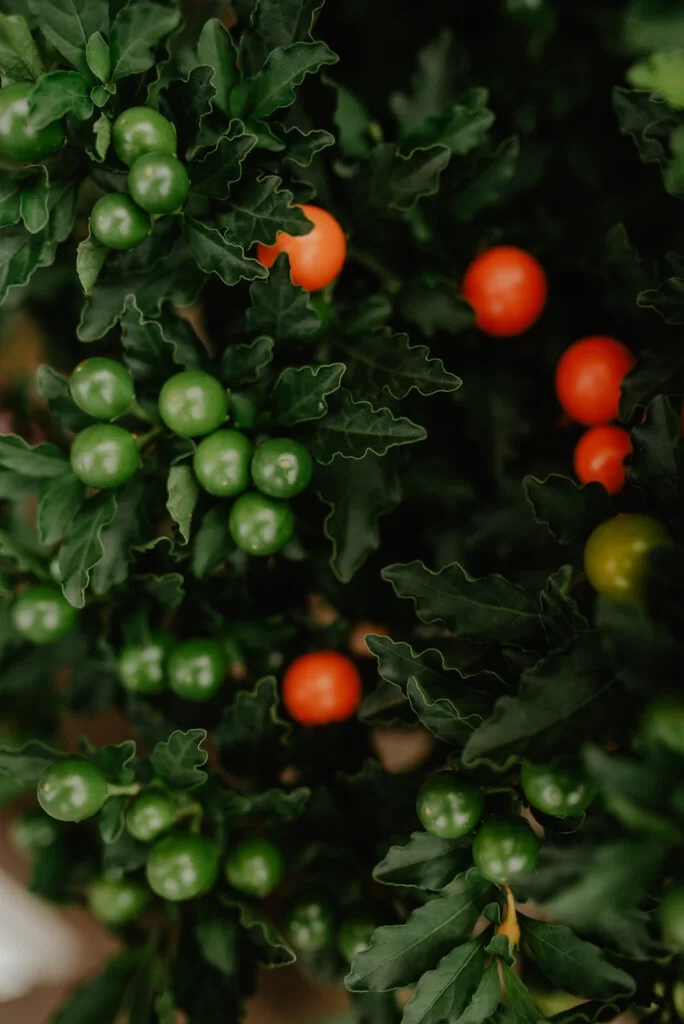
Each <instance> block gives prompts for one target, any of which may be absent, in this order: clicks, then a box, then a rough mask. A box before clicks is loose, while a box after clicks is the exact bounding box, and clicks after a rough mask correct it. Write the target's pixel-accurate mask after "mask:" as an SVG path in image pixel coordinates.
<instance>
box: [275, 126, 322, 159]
mask: <svg viewBox="0 0 684 1024" xmlns="http://www.w3.org/2000/svg"><path fill="white" fill-rule="evenodd" d="M278 127H279V128H280V136H281V138H282V139H283V141H284V143H285V145H286V147H287V152H286V154H285V157H284V159H285V160H291V161H292V163H294V164H297V166H298V167H310V166H311V164H312V162H313V159H314V157H316V156H318V154H319V153H320V152H321V151H322V150H324V149H327V148H328V147H329V146H334V145H335V136H334V135H331V134H330V132H326V131H322V130H316V129H314V128H312V129H311V131H308V132H305V131H303V130H302V129H301V128H298V127H297V126H296V125H292V127H290V128H287V127H285V126H284V125H279V126H278Z"/></svg>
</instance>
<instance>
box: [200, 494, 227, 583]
mask: <svg viewBox="0 0 684 1024" xmlns="http://www.w3.org/2000/svg"><path fill="white" fill-rule="evenodd" d="M234 550H235V542H234V541H233V538H232V537H231V535H230V526H229V521H228V516H227V515H226V511H225V509H224V508H222V507H220V506H218V507H216V508H210V509H209V511H208V512H206V513H205V514H204V516H203V517H202V521H201V522H200V525H199V528H198V529H197V530H196V531H195V535H194V537H193V541H192V571H193V574H194V575H195V576H196V577H197V579H198V580H205V579H208V578H209V576H211V574H212V572H214V570H216V569H218V567H219V566H220V565H223V564H224V562H225V561H226V559H227V558H228V556H229V555H230V553H231V552H232V551H234Z"/></svg>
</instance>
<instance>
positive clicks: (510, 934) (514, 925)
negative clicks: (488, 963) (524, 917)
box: [496, 886, 520, 950]
mask: <svg viewBox="0 0 684 1024" xmlns="http://www.w3.org/2000/svg"><path fill="white" fill-rule="evenodd" d="M505 888H506V916H505V918H504V919H503V921H502V922H501V924H500V925H499V927H498V928H497V929H496V934H497V935H505V936H506V938H507V939H508V942H509V945H510V947H511V949H512V950H513V949H517V948H518V946H519V945H520V925H519V924H518V915H517V912H516V909H515V896H514V895H513V893H512V892H511V890H510V887H509V886H506V887H505Z"/></svg>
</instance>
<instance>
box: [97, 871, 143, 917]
mask: <svg viewBox="0 0 684 1024" xmlns="http://www.w3.org/2000/svg"><path fill="white" fill-rule="evenodd" d="M149 901H150V894H149V891H148V890H147V889H144V888H143V886H142V885H138V883H137V882H132V881H131V880H130V879H129V878H96V879H95V881H94V882H91V883H90V885H89V886H88V910H89V911H90V913H91V914H92V915H93V917H94V918H95V920H96V921H100V922H101V924H106V925H108V926H109V927H110V928H121V927H122V926H123V925H125V924H128V923H129V922H130V921H134V920H135V918H136V917H140V915H141V914H142V912H143V910H145V908H146V907H147V905H148V903H149Z"/></svg>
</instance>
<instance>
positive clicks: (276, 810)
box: [248, 786, 311, 825]
mask: <svg viewBox="0 0 684 1024" xmlns="http://www.w3.org/2000/svg"><path fill="white" fill-rule="evenodd" d="M248 799H249V812H248V813H249V817H250V818H256V819H257V821H260V822H264V823H267V824H268V825H286V824H288V823H289V822H291V821H296V819H297V818H300V817H301V816H302V814H304V812H305V811H306V808H307V806H308V804H309V800H310V799H311V790H310V789H309V788H308V787H307V786H300V787H299V788H298V789H293V790H291V791H290V792H289V793H286V792H284V791H283V790H282V789H266V790H264V791H263V792H262V793H250V795H249V798H248Z"/></svg>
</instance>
